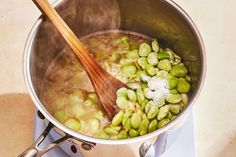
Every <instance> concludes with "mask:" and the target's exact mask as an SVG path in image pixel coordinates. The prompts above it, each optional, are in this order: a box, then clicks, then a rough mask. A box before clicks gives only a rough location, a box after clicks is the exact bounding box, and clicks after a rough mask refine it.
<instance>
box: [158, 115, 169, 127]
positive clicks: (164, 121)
mask: <svg viewBox="0 0 236 157" xmlns="http://www.w3.org/2000/svg"><path fill="white" fill-rule="evenodd" d="M169 122H170V120H169V119H167V118H166V119H162V120H161V121H160V122H159V123H158V129H160V128H162V127H164V126H165V125H167V124H168V123H169Z"/></svg>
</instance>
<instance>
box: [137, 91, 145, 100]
mask: <svg viewBox="0 0 236 157" xmlns="http://www.w3.org/2000/svg"><path fill="white" fill-rule="evenodd" d="M136 95H137V100H138V103H139V104H142V102H143V101H144V99H145V97H144V95H143V90H142V88H138V89H137V90H136Z"/></svg>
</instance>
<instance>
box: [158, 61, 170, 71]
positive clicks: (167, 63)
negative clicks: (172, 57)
mask: <svg viewBox="0 0 236 157" xmlns="http://www.w3.org/2000/svg"><path fill="white" fill-rule="evenodd" d="M158 68H159V69H161V70H165V71H167V72H169V71H170V70H171V64H170V61H169V60H168V59H163V60H161V61H160V62H159V63H158Z"/></svg>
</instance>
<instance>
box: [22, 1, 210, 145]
mask: <svg viewBox="0 0 236 157" xmlns="http://www.w3.org/2000/svg"><path fill="white" fill-rule="evenodd" d="M62 2H63V0H58V1H57V2H55V3H54V4H53V6H54V7H56V6H58V5H60V4H61V3H62ZM165 2H166V3H167V5H169V6H170V7H172V8H174V9H175V10H176V11H177V12H178V13H179V14H180V16H182V17H183V18H184V20H185V21H186V22H187V23H188V25H190V26H191V31H192V33H193V34H194V36H195V38H196V40H197V42H198V46H199V49H200V55H201V59H202V65H201V74H200V80H199V84H198V87H197V90H196V93H194V95H193V98H192V99H191V101H190V102H189V104H188V106H187V107H186V108H185V109H184V110H183V111H182V112H181V113H180V114H179V115H178V116H177V117H176V118H175V119H174V120H172V121H171V122H170V123H169V124H167V125H166V126H165V127H163V128H161V129H158V130H156V131H154V132H152V133H148V134H146V135H143V136H138V137H135V138H130V139H124V140H105V139H99V138H95V137H90V136H87V135H84V134H80V133H78V132H75V131H73V130H71V129H69V128H67V127H66V126H64V125H63V124H61V123H60V122H58V121H57V120H56V119H55V118H54V117H53V116H52V115H51V114H50V113H49V112H48V111H47V109H46V108H45V107H44V106H43V104H42V103H41V102H40V100H39V99H38V97H37V95H36V93H35V91H34V87H33V83H32V80H31V75H30V54H31V49H32V45H33V41H34V38H35V36H36V33H37V31H38V29H39V26H40V24H41V23H42V15H41V16H40V17H39V18H38V19H37V21H36V22H35V23H34V25H33V27H32V29H31V31H30V33H29V35H28V38H27V40H26V44H25V49H24V58H23V74H24V81H25V83H26V86H27V90H28V91H29V94H30V96H31V98H32V100H33V102H34V104H35V106H36V107H37V109H38V110H39V111H40V112H41V113H42V114H43V115H44V116H45V117H46V119H48V120H49V121H50V122H51V123H52V124H53V125H55V126H56V127H57V128H59V129H60V130H62V131H63V132H65V133H66V134H68V135H71V136H72V137H73V138H75V139H82V140H85V141H89V142H93V143H99V144H112V145H117V144H129V143H133V142H140V141H145V140H147V139H150V138H153V137H156V136H158V135H160V134H161V133H163V132H165V131H168V130H169V129H170V128H172V127H173V126H175V125H176V124H177V123H178V122H179V121H180V120H181V119H182V118H183V117H184V115H185V114H186V113H188V112H189V111H190V109H191V108H192V106H193V104H194V102H195V101H196V100H197V98H198V96H199V94H200V92H201V89H202V87H203V83H204V80H205V75H206V55H205V48H204V43H203V40H202V37H201V35H200V33H199V31H198V29H197V27H196V25H195V24H194V22H193V21H192V19H191V18H190V17H189V15H188V14H187V13H186V12H185V11H184V10H183V9H182V8H181V7H180V6H179V5H178V4H176V3H175V2H173V1H172V0H165Z"/></svg>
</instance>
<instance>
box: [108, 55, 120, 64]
mask: <svg viewBox="0 0 236 157" xmlns="http://www.w3.org/2000/svg"><path fill="white" fill-rule="evenodd" d="M119 59H120V54H119V53H112V54H111V56H110V57H109V59H108V60H109V61H110V63H113V62H117V61H118V60H119Z"/></svg>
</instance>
